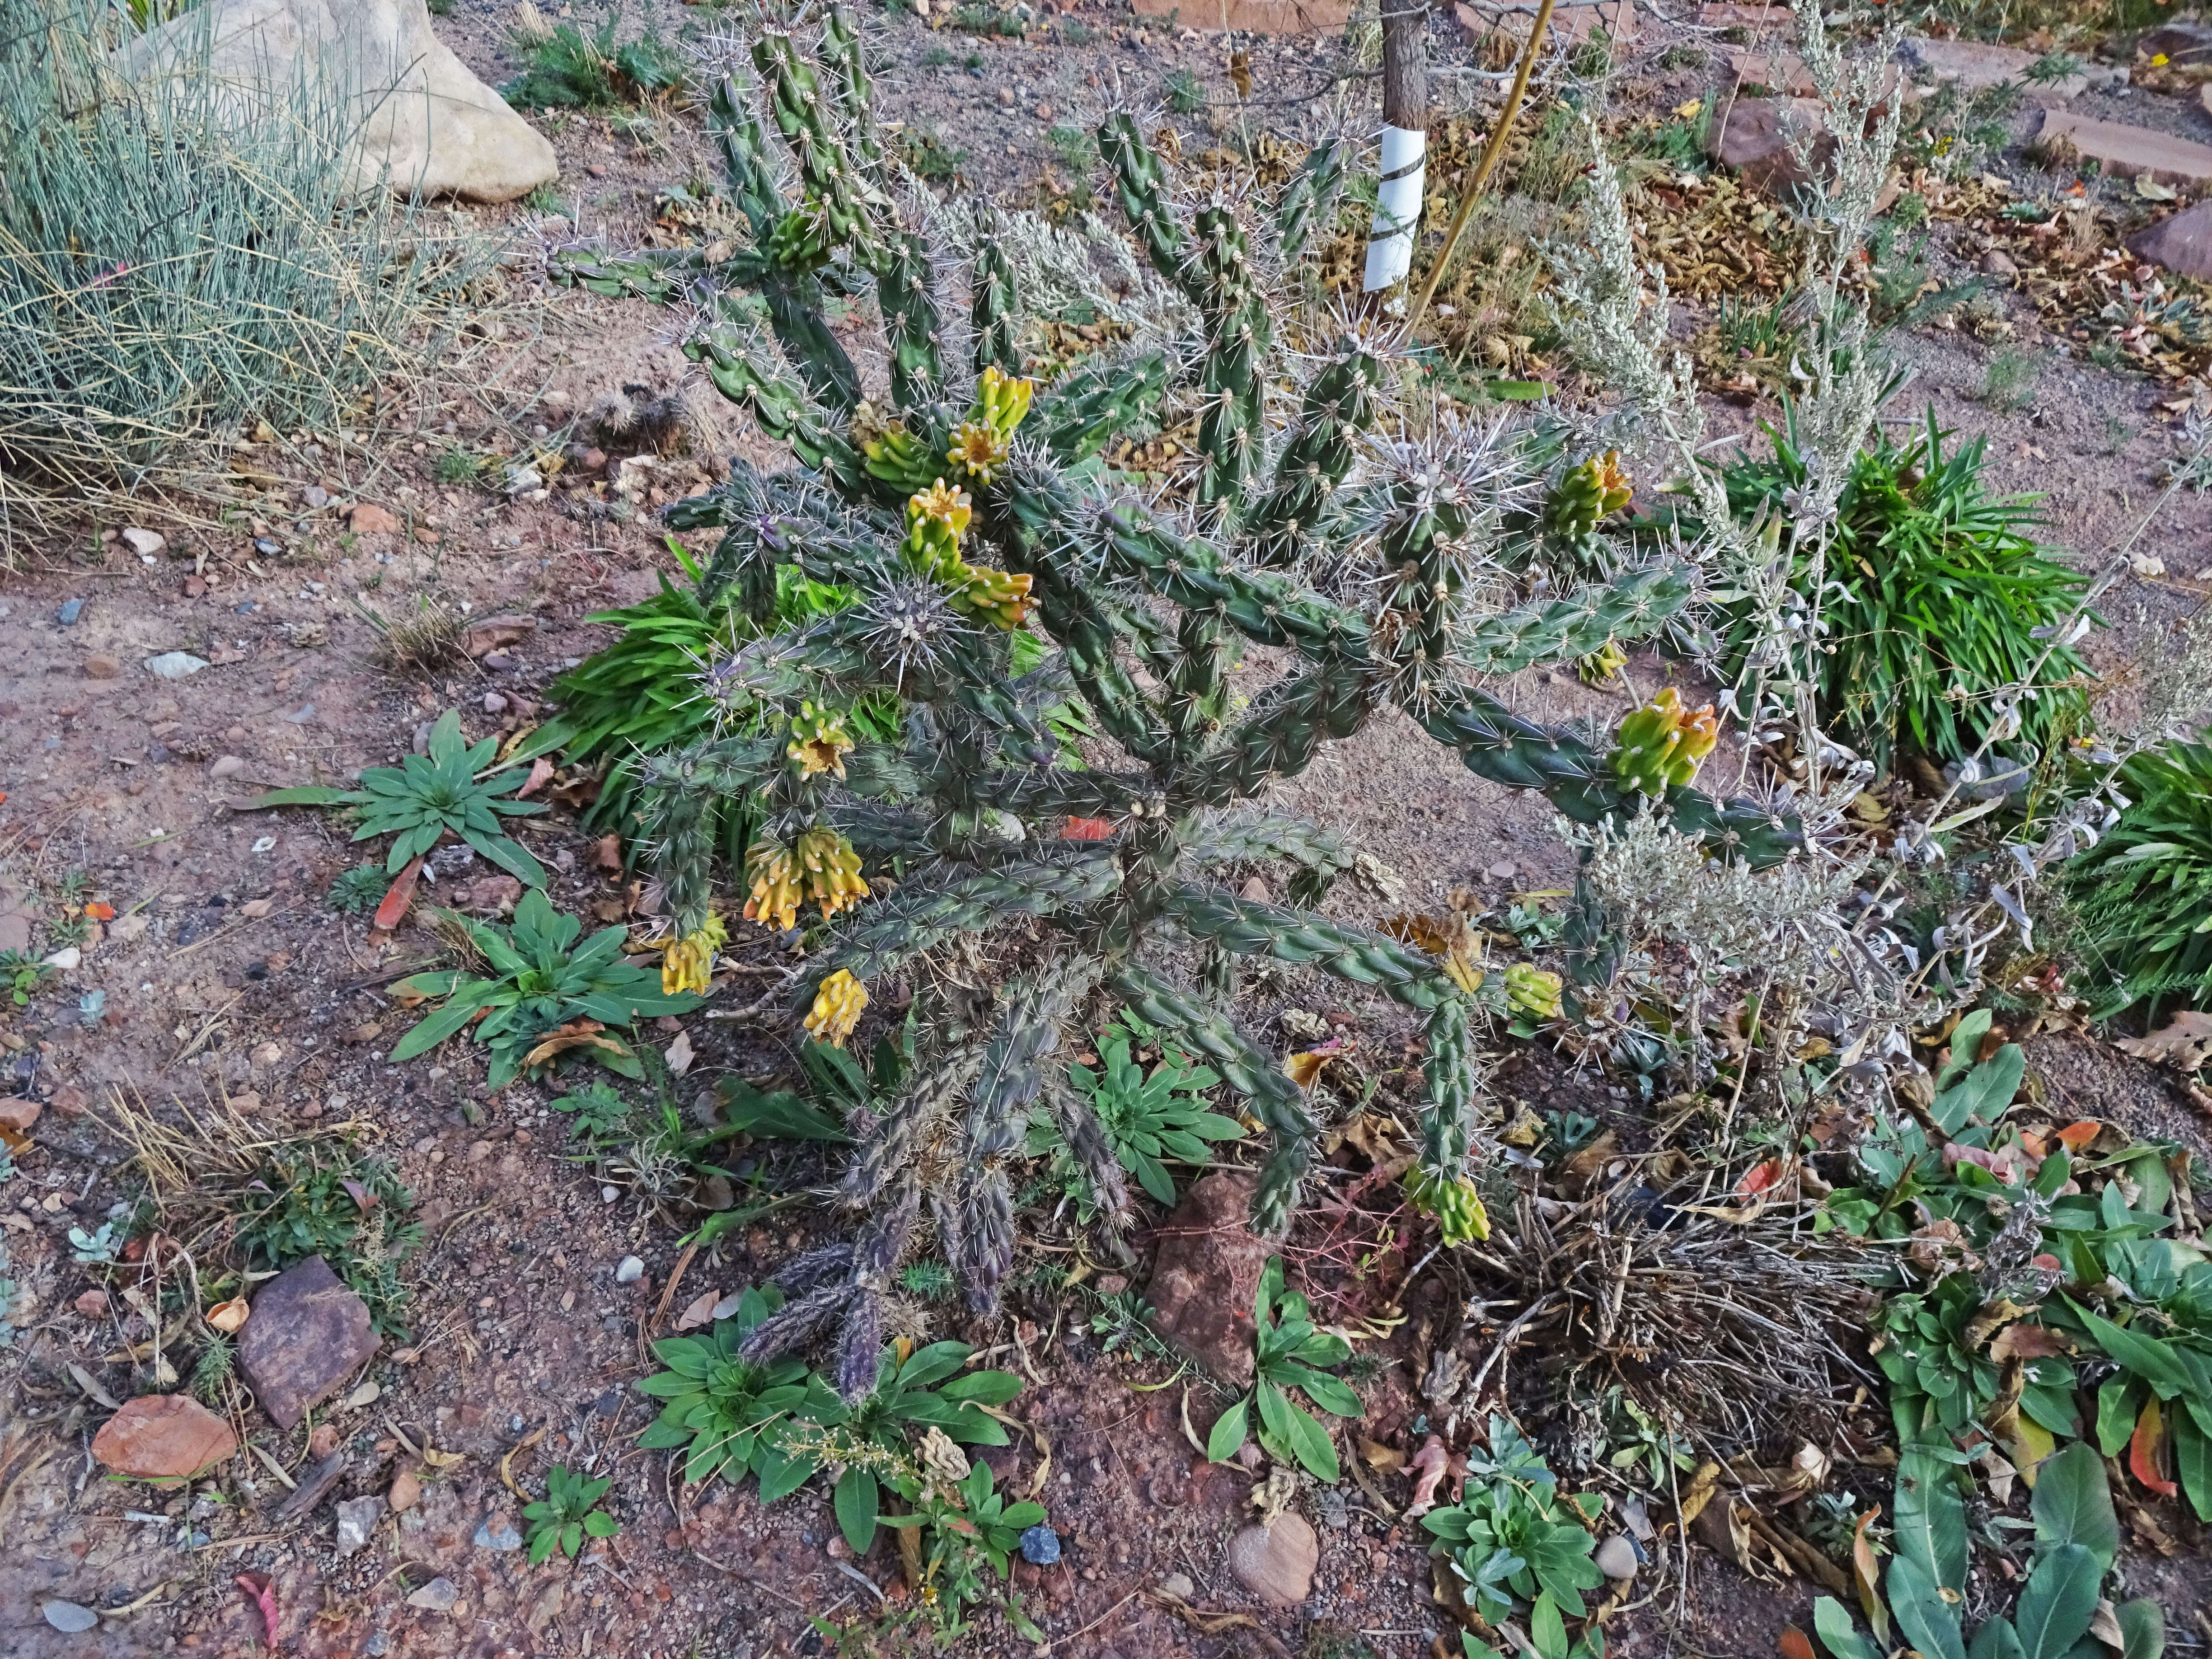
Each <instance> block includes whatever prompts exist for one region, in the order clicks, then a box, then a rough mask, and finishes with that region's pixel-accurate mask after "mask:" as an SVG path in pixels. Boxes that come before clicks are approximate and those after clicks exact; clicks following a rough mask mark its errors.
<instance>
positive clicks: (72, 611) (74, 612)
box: [54, 599, 84, 1607]
mask: <svg viewBox="0 0 2212 1659" xmlns="http://www.w3.org/2000/svg"><path fill="white" fill-rule="evenodd" d="M82 615H84V601H83V600H82V599H64V600H63V601H62V608H61V609H60V610H58V611H55V612H54V620H55V621H56V622H58V623H60V624H61V625H62V626H63V627H64V628H74V627H76V619H77V618H78V617H82ZM60 1605H61V1606H63V1607H74V1606H75V1605H76V1603H75V1602H72V1601H64V1602H62V1603H60Z"/></svg>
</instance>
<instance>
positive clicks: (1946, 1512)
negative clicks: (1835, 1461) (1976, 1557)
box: [1892, 1430, 1967, 1659]
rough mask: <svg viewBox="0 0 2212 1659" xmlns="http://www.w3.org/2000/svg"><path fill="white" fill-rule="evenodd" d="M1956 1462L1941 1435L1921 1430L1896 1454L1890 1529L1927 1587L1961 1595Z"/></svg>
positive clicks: (1962, 1527) (1962, 1535) (1962, 1545)
mask: <svg viewBox="0 0 2212 1659" xmlns="http://www.w3.org/2000/svg"><path fill="white" fill-rule="evenodd" d="M1955 1456H1956V1453H1955V1452H1954V1449H1953V1448H1952V1446H1951V1444H1950V1441H1949V1438H1948V1437H1947V1436H1945V1435H1944V1434H1943V1433H1942V1431H1940V1430H1923V1431H1922V1432H1921V1434H1920V1435H1919V1436H1918V1437H1916V1438H1915V1439H1913V1440H1911V1441H1910V1442H1907V1443H1905V1445H1903V1446H1902V1447H1901V1448H1900V1449H1899V1458H1898V1465H1897V1493H1896V1499H1895V1503H1894V1504H1893V1510H1894V1513H1893V1516H1892V1524H1893V1527H1894V1528H1895V1529H1896V1534H1897V1553H1898V1554H1899V1557H1900V1558H1903V1559H1909V1560H1911V1561H1912V1562H1913V1563H1915V1564H1916V1565H1917V1566H1918V1567H1919V1569H1920V1571H1921V1574H1922V1576H1923V1577H1925V1578H1926V1580H1927V1581H1928V1582H1929V1583H1930V1584H1935V1585H1941V1586H1942V1587H1943V1588H1945V1589H1954V1590H1963V1589H1965V1588H1966V1555H1967V1546H1966V1500H1965V1499H1964V1498H1962V1497H1961V1496H1960V1492H1959V1483H1958V1480H1957V1477H1956V1476H1954V1474H1952V1473H1951V1468H1950V1465H1951V1463H1952V1462H1953V1461H1954V1458H1955ZM1922 1651H1923V1653H1925V1652H1926V1651H1927V1650H1925V1649H1924V1648H1923V1650H1922ZM1930 1659H1933V1656H1930Z"/></svg>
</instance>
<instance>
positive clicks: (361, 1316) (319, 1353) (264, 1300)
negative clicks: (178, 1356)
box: [238, 1255, 379, 1429]
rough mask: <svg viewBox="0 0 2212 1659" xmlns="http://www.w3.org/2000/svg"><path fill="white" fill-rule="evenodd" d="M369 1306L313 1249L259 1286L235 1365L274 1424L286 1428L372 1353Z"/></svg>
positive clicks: (373, 1342) (375, 1343)
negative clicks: (306, 1256)
mask: <svg viewBox="0 0 2212 1659" xmlns="http://www.w3.org/2000/svg"><path fill="white" fill-rule="evenodd" d="M378 1346H379V1340H378V1337H377V1334H376V1332H375V1329H374V1327H373V1326H372V1325H371V1324H370V1322H369V1316H368V1304H367V1303H365V1302H363V1301H362V1299H361V1298H360V1297H357V1296H356V1295H355V1294H354V1293H353V1292H352V1291H349V1290H348V1289H347V1288H346V1287H345V1286H344V1285H343V1284H341V1283H340V1282H339V1281H338V1276H337V1274H336V1273H332V1272H331V1268H330V1264H329V1263H328V1262H326V1261H324V1260H323V1259H322V1257H320V1256H319V1255H311V1256H309V1257H308V1258H307V1260H306V1261H302V1262H301V1263H299V1264H298V1265H297V1266H295V1267H289V1268H287V1269H286V1270H285V1271H284V1272H283V1273H279V1274H278V1275H277V1276H276V1278H274V1279H270V1281H269V1282H268V1283H267V1284H266V1285H263V1286H262V1287H261V1293H260V1294H259V1295H258V1296H257V1297H254V1298H253V1316H252V1318H251V1319H249V1320H248V1321H247V1322H246V1334H245V1336H244V1338H243V1339H242V1340H240V1343H239V1346H238V1363H239V1367H240V1370H243V1371H244V1372H245V1373H246V1382H247V1383H250V1384H251V1385H252V1389H253V1397H254V1398H255V1399H257V1400H258V1401H260V1402H261V1409H262V1410H264V1411H265V1412H267V1413H269V1415H270V1418H271V1419H274V1421H275V1422H276V1426H277V1427H279V1428H283V1429H289V1428H291V1427H293V1426H294V1425H296V1424H297V1423H298V1422H299V1420H300V1419H301V1418H302V1417H304V1416H306V1415H307V1407H310V1406H313V1405H314V1404H315V1403H316V1402H317V1401H321V1400H325V1399H327V1398H328V1397H329V1396H330V1395H332V1394H334V1393H336V1392H337V1389H338V1388H339V1386H340V1385H341V1384H343V1383H344V1382H345V1380H346V1379H347V1378H348V1377H349V1376H352V1375H353V1374H354V1373H355V1372H356V1371H357V1370H360V1369H361V1367H362V1365H363V1364H367V1363H368V1359H369V1358H370V1357H371V1356H372V1355H373V1354H374V1353H375V1352H376V1350H377V1347H378Z"/></svg>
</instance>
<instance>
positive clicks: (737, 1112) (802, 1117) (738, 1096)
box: [722, 1079, 852, 1141]
mask: <svg viewBox="0 0 2212 1659" xmlns="http://www.w3.org/2000/svg"><path fill="white" fill-rule="evenodd" d="M722 1121H723V1122H724V1123H725V1124H726V1125H727V1126H728V1127H730V1128H731V1129H732V1130H735V1131H736V1132H738V1133H740V1134H749V1135H751V1136H753V1137H754V1138H755V1139H761V1140H826V1141H848V1140H850V1139H852V1136H850V1135H848V1134H847V1133H845V1126H844V1125H843V1124H842V1123H840V1122H839V1121H837V1118H836V1115H835V1114H834V1113H830V1112H825V1111H823V1109H822V1108H820V1107H819V1106H817V1105H815V1104H814V1103H812V1102H811V1101H809V1100H805V1099H802V1098H801V1097H799V1096H798V1095H795V1094H793V1093H792V1092H791V1091H789V1090H788V1089H778V1090H775V1091H773V1092H770V1091H765V1090H761V1089H756V1088H754V1087H753V1086H752V1085H751V1084H750V1083H747V1082H744V1080H743V1079H731V1080H729V1081H727V1082H726V1083H724V1084H723V1085H722Z"/></svg>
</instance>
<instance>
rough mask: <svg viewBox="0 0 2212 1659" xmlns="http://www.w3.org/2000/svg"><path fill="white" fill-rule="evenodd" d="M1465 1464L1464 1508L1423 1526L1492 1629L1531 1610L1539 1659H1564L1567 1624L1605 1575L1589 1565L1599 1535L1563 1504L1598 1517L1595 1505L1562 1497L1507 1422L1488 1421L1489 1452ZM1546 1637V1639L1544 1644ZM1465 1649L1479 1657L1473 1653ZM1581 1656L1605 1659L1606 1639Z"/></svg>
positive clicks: (1593, 1636) (1596, 1639)
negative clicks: (1551, 1658) (1548, 1657)
mask: <svg viewBox="0 0 2212 1659" xmlns="http://www.w3.org/2000/svg"><path fill="white" fill-rule="evenodd" d="M1558 1489H1559V1477H1558V1476H1556V1475H1555V1474H1553V1473H1552V1470H1551V1468H1550V1467H1549V1466H1548V1465H1547V1464H1546V1463H1545V1462H1544V1460H1543V1459H1542V1458H1541V1456H1539V1455H1537V1453H1536V1450H1535V1448H1534V1447H1533V1446H1531V1445H1530V1444H1529V1443H1528V1441H1527V1440H1525V1439H1524V1438H1522V1435H1521V1431H1519V1430H1518V1429H1516V1427H1515V1426H1514V1425H1512V1423H1510V1421H1508V1420H1507V1419H1504V1418H1503V1417H1498V1416H1492V1418H1491V1419H1490V1428H1489V1445H1488V1447H1487V1448H1486V1449H1485V1448H1482V1447H1476V1448H1474V1449H1472V1450H1471V1451H1470V1452H1469V1454H1468V1483H1467V1488H1466V1490H1465V1492H1462V1495H1461V1498H1460V1501H1459V1502H1458V1503H1456V1504H1449V1505H1448V1506H1446V1507H1444V1508H1443V1509H1437V1510H1430V1511H1429V1512H1428V1513H1427V1514H1426V1515H1424V1516H1421V1526H1422V1528H1423V1529H1424V1530H1425V1531H1426V1532H1427V1533H1428V1534H1430V1535H1431V1537H1433V1538H1435V1539H1436V1540H1437V1544H1436V1546H1435V1548H1436V1550H1437V1553H1439V1554H1441V1555H1443V1557H1444V1558H1445V1559H1447V1560H1448V1561H1449V1563H1450V1564H1451V1569H1452V1571H1453V1572H1454V1573H1455V1575H1456V1576H1457V1577H1458V1578H1459V1580H1460V1584H1461V1592H1460V1593H1461V1594H1462V1595H1463V1596H1464V1597H1465V1598H1466V1600H1467V1603H1468V1607H1469V1609H1470V1610H1471V1611H1473V1612H1474V1613H1475V1614H1476V1615H1477V1616H1478V1617H1480V1618H1481V1619H1482V1620H1485V1621H1486V1622H1487V1623H1490V1624H1492V1625H1495V1624H1499V1623H1502V1622H1503V1621H1504V1620H1506V1619H1508V1618H1510V1617H1513V1616H1515V1615H1516V1613H1519V1612H1520V1611H1521V1610H1522V1604H1523V1603H1526V1604H1527V1614H1528V1628H1529V1632H1530V1636H1531V1639H1532V1640H1536V1641H1537V1645H1538V1651H1539V1652H1540V1653H1547V1654H1550V1653H1556V1654H1557V1655H1558V1656H1559V1659H1565V1656H1566V1655H1567V1653H1568V1652H1569V1645H1568V1643H1567V1640H1566V1633H1565V1620H1566V1619H1569V1618H1575V1619H1579V1618H1582V1617H1583V1615H1584V1613H1586V1612H1587V1609H1586V1608H1585V1607H1584V1606H1583V1596H1582V1593H1583V1591H1584V1590H1586V1589H1596V1588H1597V1586H1599V1585H1600V1584H1602V1583H1604V1582H1605V1575H1604V1573H1602V1572H1601V1571H1599V1570H1598V1567H1597V1565H1596V1563H1595V1561H1593V1560H1592V1559H1590V1557H1591V1553H1592V1552H1593V1551H1594V1550H1595V1548H1596V1547H1597V1540H1596V1538H1595V1535H1594V1534H1592V1533H1591V1531H1590V1529H1589V1527H1588V1526H1586V1525H1584V1524H1583V1522H1582V1521H1581V1520H1579V1519H1577V1517H1576V1516H1573V1515H1570V1514H1568V1513H1566V1512H1565V1509H1564V1505H1565V1504H1570V1503H1574V1504H1583V1513H1585V1514H1587V1515H1588V1516H1591V1517H1593V1518H1594V1517H1595V1515H1596V1514H1597V1512H1598V1511H1597V1507H1596V1506H1597V1503H1598V1500H1597V1499H1596V1498H1595V1497H1593V1498H1589V1499H1588V1500H1587V1502H1586V1504H1585V1503H1584V1500H1578V1499H1573V1498H1560V1497H1559V1490H1558ZM1540 1629H1541V1630H1543V1631H1544V1632H1546V1634H1545V1636H1544V1637H1543V1638H1541V1639H1539V1638H1537V1632H1538V1631H1539V1630H1540ZM1574 1650H1575V1651H1577V1652H1578V1653H1587V1654H1589V1655H1593V1656H1601V1655H1602V1653H1603V1651H1604V1639H1603V1637H1602V1636H1601V1633H1599V1632H1597V1631H1596V1630H1595V1628H1592V1629H1591V1630H1589V1631H1588V1632H1585V1633H1584V1635H1583V1638H1582V1639H1581V1640H1580V1641H1578V1642H1577V1644H1575V1647H1574ZM1475 1651H1476V1646H1475V1644H1469V1646H1468V1652H1469V1653H1474V1652H1475ZM1484 1651H1486V1652H1489V1653H1493V1654H1494V1652H1495V1650H1492V1649H1485V1650H1484Z"/></svg>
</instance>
